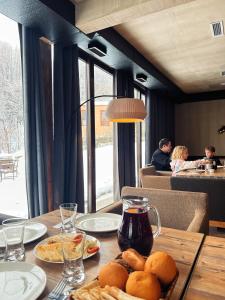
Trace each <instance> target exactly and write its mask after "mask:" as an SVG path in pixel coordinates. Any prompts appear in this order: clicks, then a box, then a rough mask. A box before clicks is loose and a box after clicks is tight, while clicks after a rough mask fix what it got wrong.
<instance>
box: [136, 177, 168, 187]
mask: <svg viewBox="0 0 225 300" xmlns="http://www.w3.org/2000/svg"><path fill="white" fill-rule="evenodd" d="M170 177H171V176H158V175H140V180H141V186H142V187H143V188H151V189H162V190H171V183H170Z"/></svg>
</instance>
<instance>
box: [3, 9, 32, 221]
mask: <svg viewBox="0 0 225 300" xmlns="http://www.w3.org/2000/svg"><path fill="white" fill-rule="evenodd" d="M0 28H4V30H1V32H0V103H1V105H0V135H1V139H0V174H1V176H0V198H1V199H2V201H1V202H0V211H1V213H5V214H9V215H13V216H20V217H27V216H28V208H27V194H26V181H25V157H24V118H23V98H22V72H21V58H20V42H19V32H18V24H17V23H15V22H14V21H12V20H10V19H8V18H7V17H5V16H3V15H2V14H0Z"/></svg>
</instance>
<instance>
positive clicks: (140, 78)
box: [136, 73, 148, 83]
mask: <svg viewBox="0 0 225 300" xmlns="http://www.w3.org/2000/svg"><path fill="white" fill-rule="evenodd" d="M147 78H148V77H147V76H146V75H145V74H142V73H139V74H137V75H136V79H137V80H138V81H140V82H142V83H144V82H146V81H147Z"/></svg>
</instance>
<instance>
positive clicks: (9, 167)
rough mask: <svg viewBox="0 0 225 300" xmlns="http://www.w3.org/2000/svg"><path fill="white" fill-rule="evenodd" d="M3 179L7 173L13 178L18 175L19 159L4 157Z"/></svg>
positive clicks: (0, 169)
mask: <svg viewBox="0 0 225 300" xmlns="http://www.w3.org/2000/svg"><path fill="white" fill-rule="evenodd" d="M0 173H1V180H2V179H4V178H6V176H7V175H9V176H10V177H12V178H13V179H14V178H15V177H16V176H17V175H18V159H4V160H0Z"/></svg>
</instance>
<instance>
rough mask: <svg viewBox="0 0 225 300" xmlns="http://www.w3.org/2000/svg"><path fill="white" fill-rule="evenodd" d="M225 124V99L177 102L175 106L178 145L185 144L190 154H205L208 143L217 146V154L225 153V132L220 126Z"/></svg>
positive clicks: (222, 154)
mask: <svg viewBox="0 0 225 300" xmlns="http://www.w3.org/2000/svg"><path fill="white" fill-rule="evenodd" d="M222 125H225V100H214V101H202V102H191V103H183V104H177V105H176V107H175V140H176V145H185V146H187V147H188V149H189V155H194V156H195V155H196V156H198V155H204V148H205V146H206V145H209V144H211V145H214V146H215V147H216V155H218V156H224V155H225V134H222V135H219V134H218V133H217V130H218V128H220V127H221V126H222Z"/></svg>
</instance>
